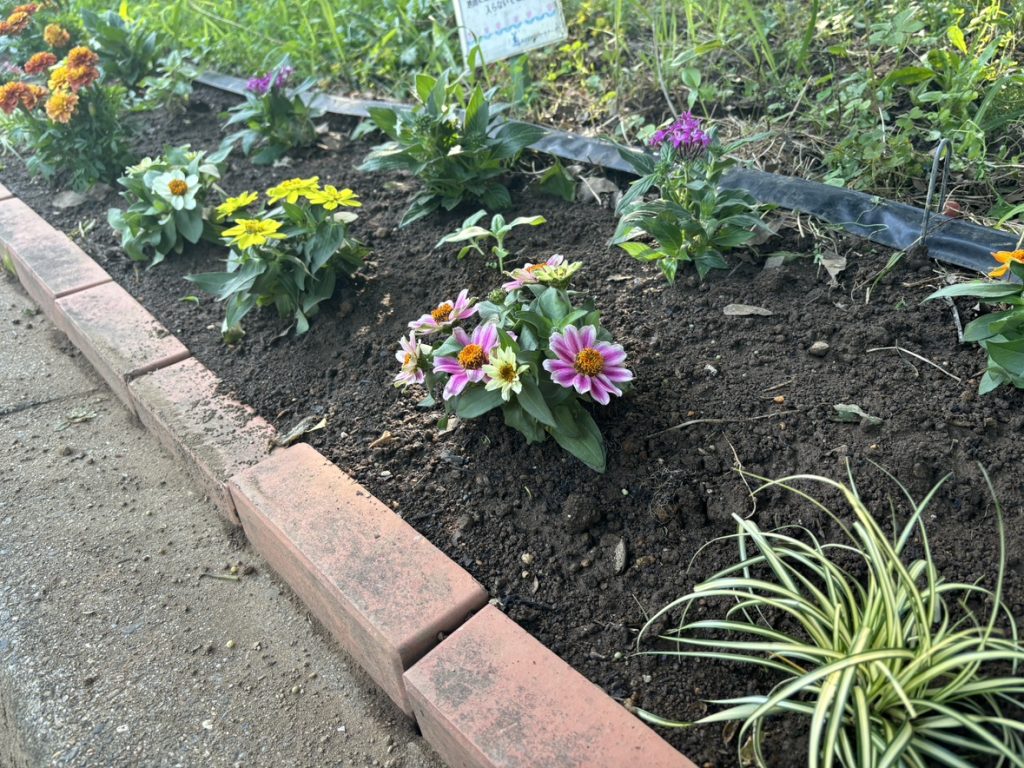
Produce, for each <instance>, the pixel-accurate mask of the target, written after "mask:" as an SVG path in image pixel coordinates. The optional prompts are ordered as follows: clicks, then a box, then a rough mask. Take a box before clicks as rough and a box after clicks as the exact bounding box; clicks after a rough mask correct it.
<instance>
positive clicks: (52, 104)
mask: <svg viewBox="0 0 1024 768" xmlns="http://www.w3.org/2000/svg"><path fill="white" fill-rule="evenodd" d="M77 108H78V94H77V93H71V91H65V90H58V91H54V92H53V95H52V96H50V98H49V100H48V101H47V102H46V114H47V115H48V116H49V118H50V119H51V120H53V122H55V123H67V122H68V121H69V120H71V117H72V115H74V114H75V110H76V109H77Z"/></svg>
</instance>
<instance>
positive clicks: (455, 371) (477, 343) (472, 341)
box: [434, 323, 498, 400]
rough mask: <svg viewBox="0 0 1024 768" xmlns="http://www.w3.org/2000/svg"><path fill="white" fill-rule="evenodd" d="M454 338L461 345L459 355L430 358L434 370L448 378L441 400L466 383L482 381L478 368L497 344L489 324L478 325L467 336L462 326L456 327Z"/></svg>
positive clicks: (496, 330)
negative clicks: (446, 375)
mask: <svg viewBox="0 0 1024 768" xmlns="http://www.w3.org/2000/svg"><path fill="white" fill-rule="evenodd" d="M455 339H456V340H457V341H458V342H459V344H460V345H461V346H462V349H460V350H459V354H458V355H457V356H456V357H438V358H436V359H435V360H434V373H447V374H448V375H449V376H450V377H451V378H449V379H448V383H447V384H445V385H444V392H442V396H443V397H444V399H445V400H448V399H450V398H453V397H455V396H456V395H458V394H460V393H461V392H462V390H464V389H465V388H466V385H467V384H475V383H477V382H480V381H483V379H484V372H483V370H482V369H483V367H484V366H485V365H486V364H487V363H488V362H489V361H490V359H491V351H492V350H493V349H494V348H495V347H496V346H498V329H497V328H496V327H495V326H494V325H493V324H492V323H487V324H486V325H478V326H477V327H476V329H475V330H474V331H473V335H472V336H470V335H468V334H467V333H466V332H465V331H464V330H463V329H462V328H456V329H455Z"/></svg>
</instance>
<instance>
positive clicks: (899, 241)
mask: <svg viewBox="0 0 1024 768" xmlns="http://www.w3.org/2000/svg"><path fill="white" fill-rule="evenodd" d="M198 82H200V83H202V84H203V85H208V86H211V87H213V88H218V89H220V90H222V91H227V92H229V93H234V94H236V95H239V96H244V95H245V93H246V81H245V80H243V79H242V78H238V77H232V76H230V75H222V74H219V73H217V72H208V73H206V74H203V75H201V76H200V77H199V78H198ZM311 103H312V105H313V106H315V107H319V108H321V109H323V110H324V111H325V112H330V113H332V114H335V115H346V116H349V117H368V116H369V112H368V110H369V108H371V107H390V108H392V109H405V110H407V109H410V106H409V105H408V104H402V103H400V102H393V101H368V100H362V99H350V98H346V97H344V96H335V95H333V94H324V93H322V94H318V95H317V96H315V97H314V98H313V99H312V101H311ZM540 127H541V128H542V129H543V130H544V132H545V133H544V136H543V137H541V139H540V140H538V141H536V142H535V143H533V144H531V145H530V149H533V150H536V151H538V152H545V153H547V154H550V155H555V156H556V157H560V158H563V159H565V160H571V161H573V162H580V163H587V164H590V165H595V166H598V167H601V168H605V169H609V170H615V171H619V172H622V173H627V174H631V175H635V172H634V171H633V168H632V166H630V165H629V164H628V163H627V162H626V161H625V160H623V159H622V158H621V157H620V156H619V151H618V148H617V147H616V146H615V145H614V144H612V143H611V142H608V141H603V140H601V139H593V138H588V137H585V136H580V135H578V134H574V133H570V132H568V131H560V130H557V129H555V128H547V127H545V126H540ZM722 186H724V187H728V188H731V189H742V190H745V191H746V192H749V193H750V194H751V195H752V196H753V197H754V198H755V199H756V200H758V201H759V202H762V203H767V204H771V205H777V206H779V207H781V208H787V209H789V210H793V211H800V212H803V213H808V214H811V215H813V216H817V217H818V218H821V219H824V220H825V221H827V222H829V223H831V224H835V225H837V226H840V227H842V228H843V229H845V230H846V231H848V232H852V233H853V234H855V235H859V236H861V237H864V238H865V239H867V240H871V241H872V242H876V243H880V244H882V245H886V246H889V247H890V248H895V249H897V250H906V249H908V248H911V247H913V246H914V245H916V244H917V243H918V241H919V240H920V239H921V226H922V221H923V219H924V216H925V212H924V211H923V210H922V209H921V208H916V207H914V206H912V205H906V204H904V203H897V202H894V201H892V200H886V199H884V198H881V197H878V196H876V195H868V194H865V193H863V192H856V191H854V190H849V189H842V188H840V187H833V186H829V185H827V184H821V183H819V182H816V181H806V180H804V179H798V178H795V177H792V176H782V175H779V174H774V173H766V172H764V171H756V170H751V169H744V168H734V169H733V170H731V171H730V172H729V173H728V174H726V176H725V178H724V179H723V182H722ZM1016 242H1017V240H1016V238H1014V237H1013V236H1012V235H1011V234H1008V233H1006V232H1000V231H998V230H995V229H990V228H989V227H982V226H979V225H977V224H972V223H970V222H967V221H963V220H960V219H955V218H950V217H948V216H943V215H941V214H936V215H933V216H932V217H931V219H930V223H929V226H928V232H927V234H926V235H925V237H924V238H923V243H924V245H925V247H926V248H927V250H928V257H929V258H932V259H936V260H937V261H942V262H946V263H948V264H952V265H954V266H957V267H960V268H963V269H969V270H974V271H976V272H986V273H987V272H988V271H989V270H990V269H991V268H992V266H993V264H994V262H993V260H992V252H993V251H1009V250H1013V249H1014V247H1015V245H1016Z"/></svg>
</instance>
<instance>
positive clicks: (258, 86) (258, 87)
mask: <svg viewBox="0 0 1024 768" xmlns="http://www.w3.org/2000/svg"><path fill="white" fill-rule="evenodd" d="M270 77H271V75H270V73H269V72H268V73H267V74H265V75H263V76H262V77H259V76H258V75H253V76H252V77H250V78H249V81H248V82H247V83H246V84H245V90H247V91H249V92H250V93H255V94H256V95H257V96H263V95H264V94H266V92H267V91H269V90H270Z"/></svg>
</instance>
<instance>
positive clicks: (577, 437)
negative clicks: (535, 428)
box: [549, 401, 607, 472]
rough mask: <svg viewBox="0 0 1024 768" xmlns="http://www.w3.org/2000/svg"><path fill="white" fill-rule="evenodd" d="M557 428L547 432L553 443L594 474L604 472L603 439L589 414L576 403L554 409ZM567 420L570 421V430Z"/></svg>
mask: <svg viewBox="0 0 1024 768" xmlns="http://www.w3.org/2000/svg"><path fill="white" fill-rule="evenodd" d="M556 418H557V419H558V426H557V427H556V428H554V429H551V430H549V431H550V432H551V436H552V437H554V438H555V441H556V442H557V443H558V444H559V445H560V446H562V448H564V449H565V450H567V451H568V452H569V453H571V454H572V455H573V456H575V457H576V458H577V459H579V460H580V461H582V462H583V463H584V464H586V465H587V466H588V467H590V468H591V469H593V470H594V471H595V472H604V470H605V466H606V461H607V459H606V456H605V448H604V439H603V438H602V437H601V431H600V430H599V429H598V428H597V424H595V423H594V420H593V419H592V418H591V417H590V414H589V413H587V412H586V411H585V410H583V408H582V406H580V404H579V403H578V402H575V401H573V402H572V404H571V405H570V406H561V407H559V408H558V409H556ZM567 420H571V421H572V429H571V430H570V429H569V428H568V423H567Z"/></svg>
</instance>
